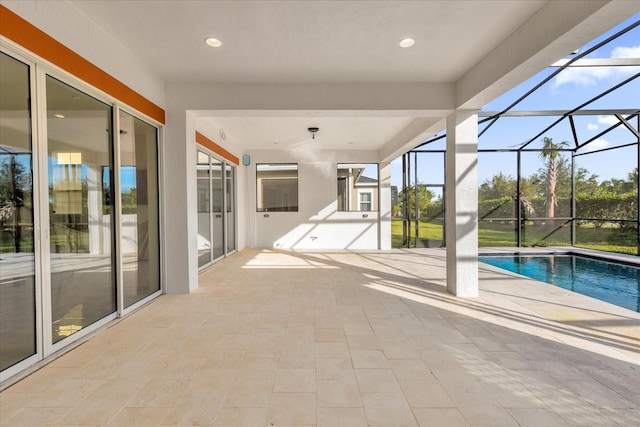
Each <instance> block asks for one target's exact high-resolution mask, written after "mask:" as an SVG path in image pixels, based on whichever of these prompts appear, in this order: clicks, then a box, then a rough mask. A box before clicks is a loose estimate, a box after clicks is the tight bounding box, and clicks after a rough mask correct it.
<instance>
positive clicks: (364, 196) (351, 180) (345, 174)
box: [337, 163, 378, 212]
mask: <svg viewBox="0 0 640 427" xmlns="http://www.w3.org/2000/svg"><path fill="white" fill-rule="evenodd" d="M337 179H338V200H337V201H338V211H343V212H349V211H367V212H370V211H377V210H378V202H377V200H378V165H377V164H375V163H340V164H338V173H337Z"/></svg>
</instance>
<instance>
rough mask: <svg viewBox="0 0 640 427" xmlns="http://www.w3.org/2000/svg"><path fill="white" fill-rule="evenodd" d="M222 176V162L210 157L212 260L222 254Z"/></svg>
mask: <svg viewBox="0 0 640 427" xmlns="http://www.w3.org/2000/svg"><path fill="white" fill-rule="evenodd" d="M222 178H223V176H222V162H221V161H219V160H217V159H215V158H213V157H211V202H212V203H211V205H212V220H211V221H212V225H213V230H212V232H213V235H212V236H211V242H212V246H213V259H214V260H215V259H218V258H220V257H221V256H223V255H224V218H223V217H222V214H223V212H224V210H223V203H224V194H223V192H222Z"/></svg>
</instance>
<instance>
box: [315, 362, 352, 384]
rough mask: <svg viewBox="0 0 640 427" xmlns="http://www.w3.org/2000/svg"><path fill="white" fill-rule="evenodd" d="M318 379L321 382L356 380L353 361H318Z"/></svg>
mask: <svg viewBox="0 0 640 427" xmlns="http://www.w3.org/2000/svg"><path fill="white" fill-rule="evenodd" d="M316 378H317V379H319V380H340V379H346V380H354V379H355V371H354V370H353V364H352V362H351V359H318V360H316Z"/></svg>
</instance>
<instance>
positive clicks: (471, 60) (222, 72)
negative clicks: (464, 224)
mask: <svg viewBox="0 0 640 427" xmlns="http://www.w3.org/2000/svg"><path fill="white" fill-rule="evenodd" d="M69 2H70V4H72V5H74V6H76V7H77V8H78V10H80V11H81V12H82V13H83V14H85V15H86V16H87V18H88V19H89V20H91V21H93V22H94V23H95V24H96V25H97V26H99V27H102V28H103V29H104V30H105V31H106V32H107V33H108V34H109V36H110V37H112V38H113V39H115V41H116V43H119V44H120V45H121V46H122V47H123V48H125V49H128V50H129V51H130V52H132V53H133V55H134V56H135V57H137V58H139V59H140V60H141V61H142V62H143V63H145V64H146V65H147V66H148V67H149V69H150V70H153V71H154V72H155V73H156V74H158V75H159V76H160V78H161V79H162V80H163V81H164V82H165V83H166V84H167V85H176V84H185V83H188V84H200V85H202V84H211V85H225V84H237V85H245V86H244V87H245V88H246V87H249V86H250V85H254V84H255V85H262V87H264V86H265V85H274V86H275V85H276V84H286V85H289V87H290V86H291V85H296V84H300V85H301V86H302V85H306V84H314V85H322V84H324V85H328V84H331V85H341V84H346V85H350V84H351V85H353V84H362V85H366V84H379V83H383V84H428V83H436V84H455V85H456V88H457V90H458V91H460V89H462V91H464V90H466V89H467V88H468V83H471V84H474V85H475V84H478V83H479V84H480V85H481V84H483V82H480V81H478V80H473V78H472V79H468V77H469V73H470V72H471V71H472V70H475V69H477V68H480V69H481V70H482V71H483V73H484V76H489V77H488V78H489V79H491V78H493V79H498V78H499V77H502V75H499V76H496V75H497V73H493V71H494V70H497V68H496V67H495V64H496V63H498V62H502V63H507V64H510V66H511V64H513V65H512V66H513V67H518V66H521V65H522V63H523V61H524V59H522V55H524V54H534V53H535V52H536V51H535V50H533V49H532V50H531V51H530V53H529V51H527V52H526V53H523V52H520V51H519V49H518V47H519V46H518V45H517V43H525V44H526V45H529V46H527V47H528V48H529V49H531V48H532V46H533V45H535V44H536V43H527V41H529V40H531V41H535V40H536V39H538V40H539V39H545V40H546V37H544V36H545V35H544V34H543V33H541V34H535V33H531V32H530V30H531V28H532V27H531V26H529V27H527V26H526V25H527V21H528V20H531V19H533V18H534V17H536V13H538V14H540V15H541V16H537V18H539V19H538V20H537V22H538V23H537V24H536V25H537V28H536V31H543V32H544V31H545V30H547V29H554V31H555V27H554V26H553V25H550V26H549V27H546V22H548V21H550V20H552V21H563V22H564V21H571V19H570V15H567V16H563V15H562V13H571V11H572V9H571V8H570V7H568V5H567V4H566V3H565V4H561V2H558V3H557V4H554V2H548V1H546V0H519V1H516V0H511V1H506V0H495V1H492V0H489V1H486V0H485V1H478V0H455V1H451V0H445V1H435V0H434V1H426V0H425V1H400V0H398V1H293V0H292V1H266V0H265V1H237V0H236V1H190V0H182V1H173V0H163V1H150V0H137V1H135V0H127V1H124V0H123V1H112V0H69ZM579 5H580V3H579V4H578V6H579ZM587 9H588V8H587ZM618 9H622V7H618ZM550 10H551V11H552V10H560V11H563V12H562V13H560V14H556V15H562V16H555V15H554V14H553V12H549V11H550ZM542 12H544V13H542ZM571 14H572V15H575V13H571ZM587 14H588V12H585V14H584V15H582V16H588V15H587ZM613 19H615V18H612V20H613ZM523 28H525V29H524V30H522V29H523ZM534 28H535V27H534ZM514 34H515V35H516V36H515V39H516V40H518V42H513V40H511V41H510V42H507V43H505V41H506V40H509V38H510V37H512V38H513V37H514ZM596 35H597V34H596ZM206 37H216V38H218V39H220V40H222V42H223V46H222V47H220V48H217V49H214V48H211V47H208V46H207V45H206V44H205V42H204V40H205V38H206ZM405 37H412V38H414V39H415V41H416V42H415V45H414V46H413V47H411V48H408V49H403V48H400V47H399V46H398V43H399V41H400V40H402V39H403V38H405ZM553 37H556V38H561V33H558V34H555V33H554V35H553ZM523 40H524V41H523ZM550 40H554V41H555V39H550ZM584 41H586V40H584ZM547 43H549V42H544V43H543V44H547ZM578 46H579V45H578ZM578 46H574V45H573V44H572V43H570V42H569V43H568V42H567V41H566V40H565V41H564V44H563V43H560V44H559V45H555V46H554V47H553V48H551V50H553V51H554V52H557V53H558V55H557V56H553V57H552V58H551V57H545V58H544V59H542V62H545V61H547V60H549V63H551V62H553V61H556V60H558V59H560V58H561V57H562V56H564V55H565V54H567V53H568V52H570V51H571V50H573V49H575V48H577V47H578ZM496 52H498V53H496ZM492 55H493V56H492ZM554 55H555V54H554ZM493 57H496V58H497V61H492V60H489V61H487V58H493ZM527 58H528V57H527ZM483 59H484V61H483ZM540 63H541V60H540V58H538V59H537V60H536V61H533V62H532V63H530V64H529V65H528V67H529V69H526V71H525V72H520V74H518V76H517V77H514V76H515V75H514V74H512V76H511V77H510V79H507V80H508V83H507V84H509V85H514V84H517V83H519V82H520V81H521V79H522V78H526V77H524V76H529V75H532V74H534V73H535V72H537V71H539V70H540V68H541V67H540ZM545 65H546V64H545ZM542 66H544V65H542ZM525 68H526V67H525ZM523 69H524V68H523ZM498 72H500V71H499V70H498ZM476 74H477V75H482V73H480V74H479V73H476ZM494 76H496V77H494ZM465 79H466V82H465V83H466V84H465V85H463V86H462V88H460V87H459V85H460V82H461V81H463V80H465ZM488 83H489V84H491V83H493V81H491V82H488ZM316 87H318V86H316ZM508 89H510V87H505V83H501V85H500V87H499V88H497V87H494V88H493V89H492V91H491V93H492V94H495V96H498V95H500V94H501V92H504V91H506V90H508ZM245 90H246V89H245ZM418 93H423V92H418ZM465 95H466V94H465ZM203 96H204V95H203ZM375 96H377V95H373V97H374V98H375ZM416 96H417V95H416ZM425 96H428V95H425ZM438 114H440V117H439V118H438V119H435V118H428V117H424V114H423V116H422V117H421V116H420V114H410V113H407V114H406V115H405V116H398V115H393V114H391V115H390V116H388V117H384V114H382V115H380V114H373V113H372V114H368V113H367V112H362V111H361V112H360V113H359V114H354V115H350V114H344V112H339V113H332V112H330V111H311V112H307V114H306V116H305V114H297V115H290V116H286V115H282V114H280V115H279V114H271V115H270V114H264V112H263V113H262V114H260V113H259V112H258V114H255V115H251V114H247V113H246V112H244V113H242V114H239V115H238V116H237V117H230V116H229V114H226V113H223V114H220V112H216V111H215V110H212V111H210V112H208V111H207V112H205V111H200V113H197V119H196V120H197V124H198V127H199V128H200V127H202V128H203V129H207V130H208V131H210V132H209V134H208V135H207V136H209V137H210V138H212V139H214V140H215V141H217V142H220V143H222V144H223V145H225V146H227V147H237V148H238V150H256V149H282V148H289V147H298V146H301V145H303V144H305V145H306V146H308V147H318V148H322V149H336V150H340V149H346V150H357V149H368V150H371V149H373V150H380V153H381V158H393V157H394V156H397V155H398V154H401V153H402V152H405V151H407V150H410V149H411V148H413V147H414V146H415V145H418V144H419V143H420V142H423V141H424V140H425V139H426V138H428V137H429V136H432V135H433V133H435V132H437V131H439V130H441V129H442V127H443V123H444V122H443V120H442V119H443V117H445V116H446V112H442V111H441V112H440V113H438ZM438 120H439V121H438ZM310 126H317V127H319V128H320V131H319V132H318V135H317V139H316V140H315V141H313V143H312V144H309V142H310V138H309V133H308V132H307V130H306V129H307V128H308V127H310ZM436 126H439V128H438V129H435V127H436ZM420 127H421V128H420ZM221 129H222V130H224V133H225V134H226V135H227V139H226V140H222V139H221V137H220V130H221ZM276 142H277V144H274V143H276ZM382 151H384V153H382ZM238 154H239V153H238Z"/></svg>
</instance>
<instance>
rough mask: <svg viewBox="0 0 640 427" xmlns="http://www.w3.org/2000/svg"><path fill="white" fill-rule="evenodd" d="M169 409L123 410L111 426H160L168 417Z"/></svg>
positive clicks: (111, 422) (110, 422)
mask: <svg viewBox="0 0 640 427" xmlns="http://www.w3.org/2000/svg"><path fill="white" fill-rule="evenodd" d="M169 410H170V409H168V408H129V407H127V408H122V409H121V410H120V412H118V413H117V414H116V416H115V417H113V419H111V421H109V425H110V426H122V427H128V426H141V427H143V426H159V425H160V424H161V423H162V420H163V419H164V417H165V416H166V415H167V413H168V412H169Z"/></svg>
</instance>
